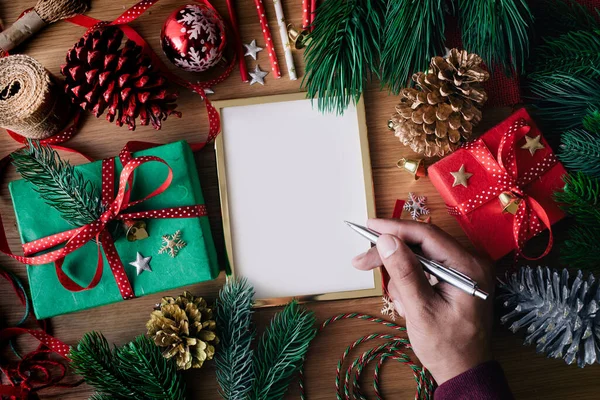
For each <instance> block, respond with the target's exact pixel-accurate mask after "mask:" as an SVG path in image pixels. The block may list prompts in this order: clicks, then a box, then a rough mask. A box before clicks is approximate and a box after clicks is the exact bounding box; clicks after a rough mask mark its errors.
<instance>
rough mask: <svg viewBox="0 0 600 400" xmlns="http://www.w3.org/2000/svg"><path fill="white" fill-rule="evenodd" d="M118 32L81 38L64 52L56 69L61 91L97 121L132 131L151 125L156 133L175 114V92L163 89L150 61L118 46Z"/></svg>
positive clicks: (129, 44) (132, 47) (137, 50)
mask: <svg viewBox="0 0 600 400" xmlns="http://www.w3.org/2000/svg"><path fill="white" fill-rule="evenodd" d="M123 36H124V34H123V31H122V30H121V29H119V28H118V27H116V26H108V27H104V28H99V29H97V30H94V31H92V32H90V33H86V34H85V35H84V36H83V37H82V38H81V39H79V41H78V42H77V43H76V44H75V45H74V46H73V48H72V49H71V50H69V52H68V53H67V59H66V60H67V62H66V64H65V65H63V66H62V67H61V73H62V74H63V75H64V76H65V77H66V79H65V81H66V85H65V91H66V93H67V94H68V95H69V96H70V97H71V100H72V102H73V103H74V104H75V105H78V106H80V107H81V108H83V109H84V110H87V111H90V112H91V113H92V114H94V115H95V116H96V118H98V117H99V116H100V115H102V114H104V113H105V112H106V119H107V120H108V121H110V122H113V121H115V123H116V124H117V125H118V126H123V125H127V126H128V127H129V130H132V131H133V130H135V127H136V120H139V122H138V123H139V124H140V125H149V124H152V126H153V127H154V129H160V128H161V126H162V121H164V120H166V119H167V117H168V116H169V115H174V116H176V117H181V113H180V112H178V111H175V108H176V107H177V104H175V101H176V100H177V93H176V92H173V91H169V90H167V88H166V87H167V83H168V81H167V78H165V77H164V76H163V75H162V74H161V73H160V72H159V71H158V70H156V69H154V68H153V66H152V62H151V59H150V57H148V56H147V55H145V54H143V52H142V48H141V47H140V46H138V45H136V44H135V42H133V41H131V40H127V41H126V42H125V45H124V46H123V47H121V44H122V41H123Z"/></svg>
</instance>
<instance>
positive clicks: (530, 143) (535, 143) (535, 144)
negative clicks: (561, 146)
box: [521, 135, 545, 156]
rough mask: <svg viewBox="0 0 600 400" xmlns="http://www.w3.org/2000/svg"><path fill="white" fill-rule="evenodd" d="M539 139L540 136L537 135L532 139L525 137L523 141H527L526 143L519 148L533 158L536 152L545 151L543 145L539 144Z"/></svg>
mask: <svg viewBox="0 0 600 400" xmlns="http://www.w3.org/2000/svg"><path fill="white" fill-rule="evenodd" d="M541 139H542V135H537V136H536V137H534V138H532V137H531V136H529V135H525V140H526V141H527V143H525V144H524V145H523V146H521V148H522V149H525V150H529V152H530V153H531V155H532V156H533V155H534V154H535V152H536V151H538V150H542V149H545V147H544V145H543V144H541V143H540V140H541Z"/></svg>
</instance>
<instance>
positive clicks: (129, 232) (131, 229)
mask: <svg viewBox="0 0 600 400" xmlns="http://www.w3.org/2000/svg"><path fill="white" fill-rule="evenodd" d="M123 226H124V228H125V236H126V237H127V240H129V241H130V242H135V241H136V240H144V239H146V238H148V231H147V230H146V223H145V222H144V221H124V222H123Z"/></svg>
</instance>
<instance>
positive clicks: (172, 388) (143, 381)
mask: <svg viewBox="0 0 600 400" xmlns="http://www.w3.org/2000/svg"><path fill="white" fill-rule="evenodd" d="M69 357H70V358H71V361H72V366H73V369H74V371H75V372H76V373H77V374H79V375H81V376H83V378H84V379H85V381H86V382H87V383H89V384H90V385H92V386H93V387H94V388H95V389H96V392H97V393H96V394H95V395H94V397H93V399H95V400H104V399H117V400H126V399H152V400H159V399H160V400H162V399H165V400H166V399H171V400H184V399H185V384H184V382H183V377H182V376H181V374H179V373H178V372H177V366H176V365H175V364H174V363H173V362H172V361H169V360H166V359H165V358H164V357H163V356H162V354H161V352H160V349H159V348H158V347H157V346H155V345H154V343H153V342H152V341H151V340H150V339H148V338H147V337H145V336H139V337H137V338H136V339H135V340H134V341H132V342H130V343H129V344H127V345H125V346H124V347H122V348H114V349H113V350H111V349H110V346H109V344H108V341H107V340H106V338H105V337H104V336H103V335H102V334H101V333H97V332H91V333H86V334H85V335H84V336H83V338H82V339H81V340H80V341H79V343H78V345H77V347H76V348H73V349H71V353H70V355H69Z"/></svg>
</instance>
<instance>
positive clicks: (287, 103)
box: [217, 95, 379, 299]
mask: <svg viewBox="0 0 600 400" xmlns="http://www.w3.org/2000/svg"><path fill="white" fill-rule="evenodd" d="M289 97H290V96H274V97H272V98H268V97H267V98H259V99H251V100H250V101H253V102H259V104H247V103H248V101H249V100H245V102H246V104H244V105H239V104H243V102H244V101H243V100H242V101H231V102H223V103H222V106H220V105H219V104H217V107H218V108H220V113H221V123H222V138H221V140H222V142H221V145H220V146H222V149H221V151H222V152H223V154H221V155H219V162H220V163H222V165H220V166H219V173H220V179H222V178H223V177H222V176H221V175H222V174H223V173H224V174H225V178H226V191H227V193H226V198H227V207H226V208H227V210H226V212H227V213H228V216H229V228H230V229H231V243H230V245H231V246H230V250H231V251H230V252H231V254H229V257H230V260H231V262H232V265H233V268H234V272H235V275H239V276H243V277H246V278H248V280H249V281H250V282H251V283H252V284H253V285H254V288H255V290H256V298H257V299H272V298H282V297H301V296H313V295H319V294H324V293H339V292H348V291H357V290H362V291H364V290H366V289H371V290H373V289H376V288H377V287H378V286H379V285H378V284H377V279H378V278H379V277H378V274H377V273H374V272H365V271H357V270H355V269H354V268H353V267H352V265H351V260H352V258H353V257H354V256H355V255H357V254H359V253H361V252H364V251H367V250H368V249H369V247H370V243H369V242H368V241H367V240H365V239H364V238H362V237H360V236H359V235H357V234H356V232H354V231H352V230H351V229H349V228H348V227H347V226H346V225H345V224H344V220H348V221H353V222H357V223H360V224H364V223H366V220H367V218H368V217H369V215H370V214H372V213H373V208H374V206H373V192H372V190H373V189H372V181H371V169H370V160H369V152H368V145H367V139H366V126H363V130H362V143H361V128H360V127H361V124H364V108H362V107H363V106H362V102H361V103H359V107H358V109H357V107H355V106H350V108H349V109H348V110H347V111H345V113H344V115H343V116H337V115H334V114H322V113H320V112H319V111H318V110H317V109H316V108H315V109H313V107H312V105H311V102H310V100H307V99H304V98H303V99H299V96H296V95H294V96H292V98H295V99H296V100H283V101H281V99H284V98H285V99H288V98H289ZM238 102H239V104H238ZM359 110H360V112H362V116H359ZM221 156H222V157H221ZM221 190H223V186H222V187H221ZM222 195H223V193H222ZM225 220H227V218H225ZM225 229H226V230H227V229H228V227H227V226H226V227H225ZM370 294H371V295H373V292H372V291H371V293H370ZM345 297H352V296H348V293H346V296H345Z"/></svg>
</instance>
